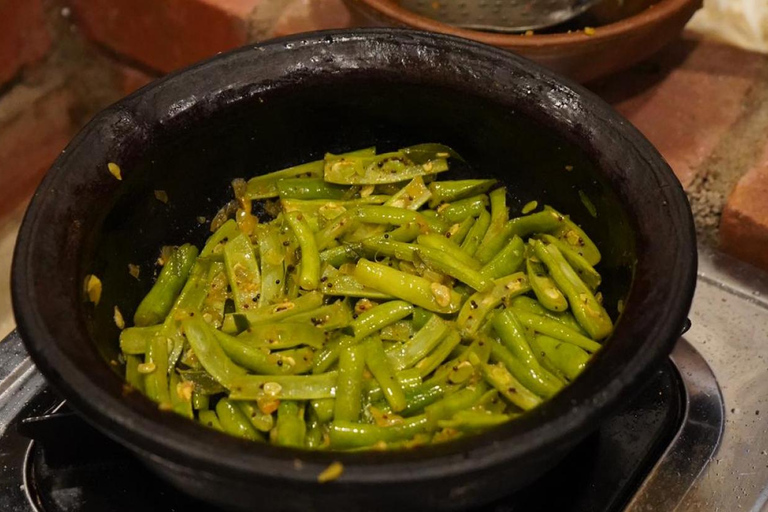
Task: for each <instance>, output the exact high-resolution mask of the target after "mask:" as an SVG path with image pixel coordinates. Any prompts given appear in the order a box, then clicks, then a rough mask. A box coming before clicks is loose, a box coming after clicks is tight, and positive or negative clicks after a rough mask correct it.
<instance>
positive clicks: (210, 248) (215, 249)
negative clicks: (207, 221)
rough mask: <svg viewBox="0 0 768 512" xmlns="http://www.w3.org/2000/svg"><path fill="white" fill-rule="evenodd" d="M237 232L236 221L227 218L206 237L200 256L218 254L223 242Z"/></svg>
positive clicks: (238, 229)
mask: <svg viewBox="0 0 768 512" xmlns="http://www.w3.org/2000/svg"><path fill="white" fill-rule="evenodd" d="M239 233H240V228H239V227H237V222H236V221H235V220H234V219H229V220H228V221H227V222H225V223H224V224H222V225H221V227H220V228H219V229H217V230H216V231H215V232H214V233H213V234H212V235H211V236H210V238H208V240H207V241H206V242H205V245H204V246H203V250H202V251H200V257H201V258H210V257H211V256H215V255H218V254H220V251H221V250H223V248H224V247H223V244H224V243H225V242H227V241H228V240H230V239H232V238H234V237H236V236H237V235H238V234H239Z"/></svg>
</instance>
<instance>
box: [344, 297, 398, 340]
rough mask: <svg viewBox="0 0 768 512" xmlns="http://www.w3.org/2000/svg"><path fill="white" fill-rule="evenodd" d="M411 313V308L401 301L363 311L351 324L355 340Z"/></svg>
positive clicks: (386, 303)
mask: <svg viewBox="0 0 768 512" xmlns="http://www.w3.org/2000/svg"><path fill="white" fill-rule="evenodd" d="M412 313H413V306H412V305H411V304H409V303H407V302H405V301H402V300H392V301H389V302H385V303H384V304H381V305H380V306H376V307H375V308H372V309H369V310H367V311H364V312H363V313H361V314H360V316H358V317H357V319H355V320H354V321H353V322H352V332H353V334H354V336H355V339H358V340H361V339H363V338H366V337H368V336H370V335H371V334H373V333H375V332H378V331H380V330H381V329H383V328H384V327H385V326H387V325H389V324H391V323H393V322H397V321H398V320H402V319H403V318H405V317H407V316H410V315H411V314H412Z"/></svg>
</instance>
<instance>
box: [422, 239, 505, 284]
mask: <svg viewBox="0 0 768 512" xmlns="http://www.w3.org/2000/svg"><path fill="white" fill-rule="evenodd" d="M458 252H459V253H461V251H458ZM419 257H420V258H421V260H422V261H423V262H424V263H426V264H427V266H428V267H430V268H432V269H433V270H436V271H438V272H441V273H444V274H446V275H449V276H451V277H453V278H454V279H457V280H458V281H461V282H462V283H466V284H468V285H469V286H471V287H472V288H474V289H475V290H478V291H482V290H485V289H487V288H489V287H490V286H493V281H492V280H491V279H488V278H486V277H485V276H483V275H482V274H481V273H480V272H478V271H477V270H474V269H472V268H470V267H468V266H466V265H465V264H464V263H462V262H461V261H460V260H459V259H458V258H454V257H453V253H448V252H443V251H440V250H438V249H432V248H431V247H421V246H419Z"/></svg>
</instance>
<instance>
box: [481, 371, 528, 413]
mask: <svg viewBox="0 0 768 512" xmlns="http://www.w3.org/2000/svg"><path fill="white" fill-rule="evenodd" d="M479 366H480V369H481V370H482V373H483V377H484V378H485V380H486V381H487V382H488V383H489V384H490V385H491V386H493V387H494V388H496V389H497V390H498V391H499V393H501V396H503V397H504V398H506V399H507V400H509V401H510V402H511V403H512V404H514V405H516V406H518V407H519V408H521V409H522V410H524V411H529V410H531V409H533V408H534V407H536V406H538V405H540V404H541V402H542V400H541V398H540V397H538V396H537V395H536V394H534V393H533V392H532V391H530V390H529V389H528V388H526V387H525V386H523V385H522V384H521V383H520V381H519V380H517V379H516V378H515V377H514V376H513V375H512V374H511V373H509V371H508V370H507V368H506V367H505V366H504V365H502V364H486V363H482V362H480V363H479Z"/></svg>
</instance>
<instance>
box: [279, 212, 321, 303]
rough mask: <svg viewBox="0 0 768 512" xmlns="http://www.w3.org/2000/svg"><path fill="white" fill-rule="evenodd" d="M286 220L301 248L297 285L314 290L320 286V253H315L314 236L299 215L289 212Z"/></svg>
mask: <svg viewBox="0 0 768 512" xmlns="http://www.w3.org/2000/svg"><path fill="white" fill-rule="evenodd" d="M286 220H287V221H288V225H289V226H291V229H292V230H293V232H294V234H295V235H296V238H297V239H298V241H299V247H301V266H300V270H299V285H300V286H301V287H302V288H303V289H304V290H315V289H317V287H318V285H319V284H320V253H319V252H318V251H317V244H316V243H315V236H314V235H313V234H312V232H311V231H310V229H309V226H308V225H307V223H306V222H305V221H304V219H303V217H302V216H301V214H299V213H295V212H291V213H289V214H288V215H286Z"/></svg>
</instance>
